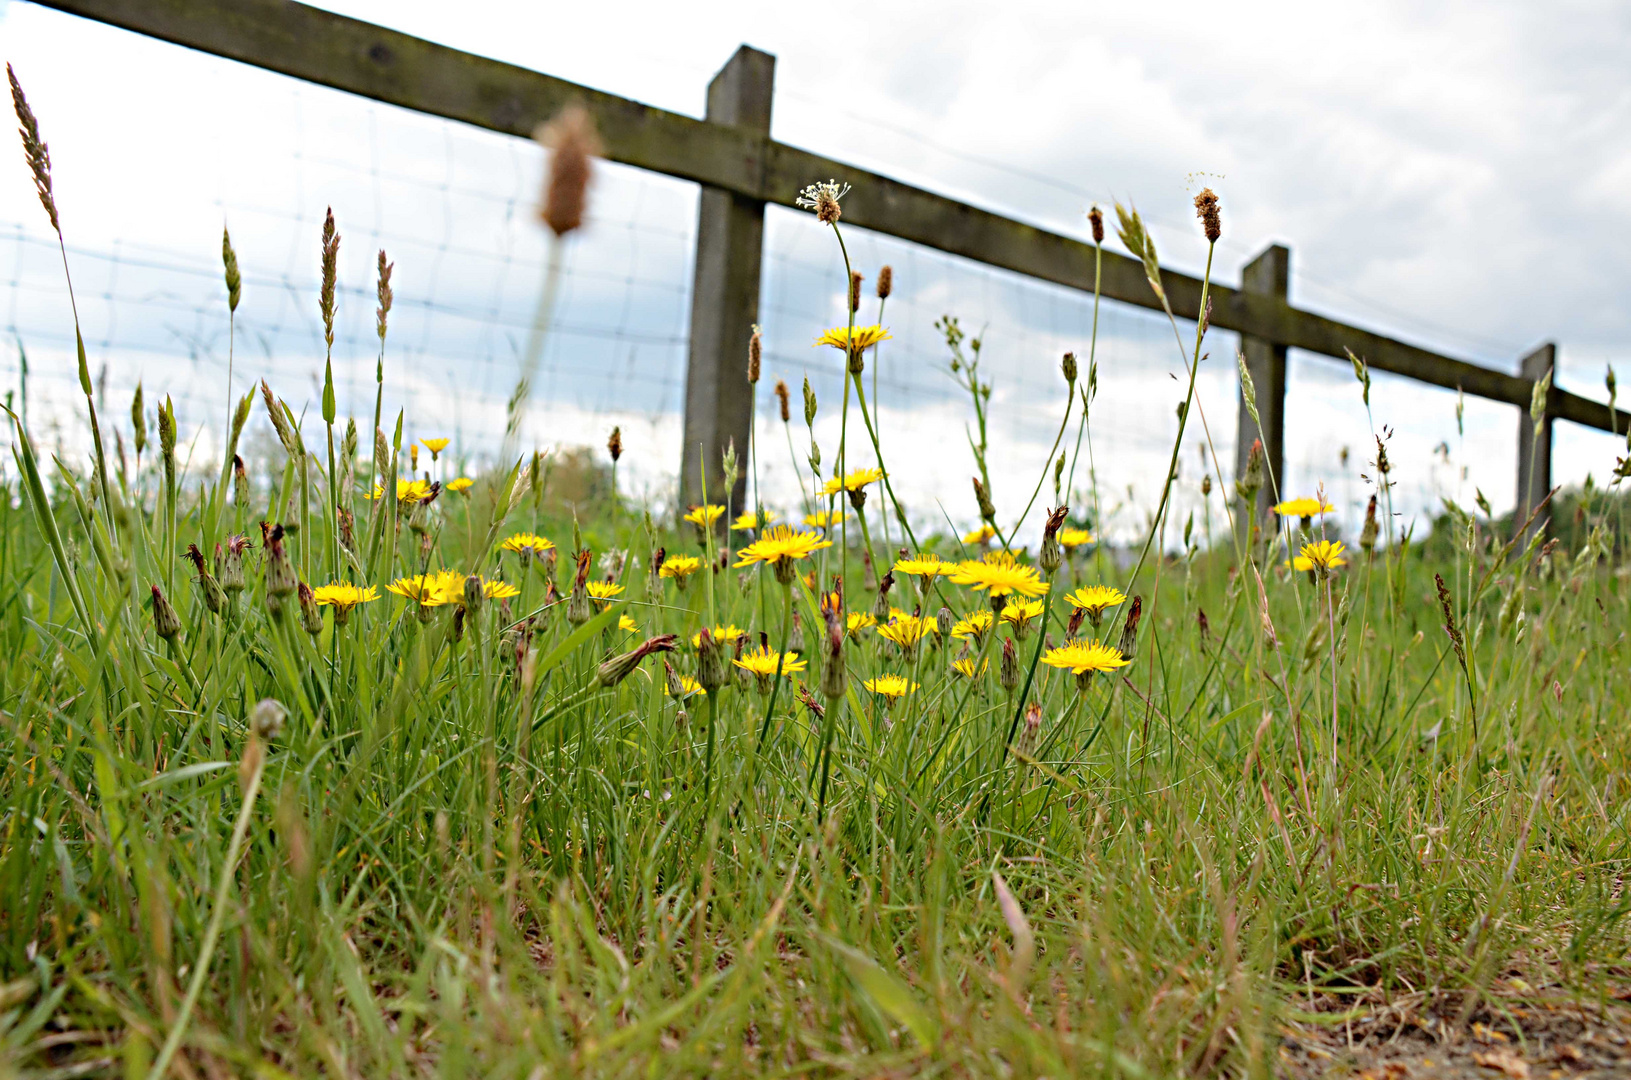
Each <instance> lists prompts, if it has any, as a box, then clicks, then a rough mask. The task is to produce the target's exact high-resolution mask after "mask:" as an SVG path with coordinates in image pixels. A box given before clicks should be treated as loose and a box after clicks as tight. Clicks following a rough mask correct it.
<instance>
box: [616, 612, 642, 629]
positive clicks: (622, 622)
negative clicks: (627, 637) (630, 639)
mask: <svg viewBox="0 0 1631 1080" xmlns="http://www.w3.org/2000/svg"><path fill="white" fill-rule="evenodd" d="M617 628H618V629H619V630H627V631H628V632H629V633H631V634H638V633H639V632H640V627H639V626H638V625H636V624H635V621H634V620H633V619H631V618H629V617H628V616H627V615H619V616H618V617H617Z"/></svg>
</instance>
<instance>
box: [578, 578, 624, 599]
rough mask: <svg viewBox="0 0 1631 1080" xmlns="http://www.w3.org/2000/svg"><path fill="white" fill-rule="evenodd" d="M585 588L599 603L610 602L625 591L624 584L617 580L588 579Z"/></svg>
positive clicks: (590, 597)
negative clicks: (618, 582)
mask: <svg viewBox="0 0 1631 1080" xmlns="http://www.w3.org/2000/svg"><path fill="white" fill-rule="evenodd" d="M583 588H584V590H585V591H586V592H587V593H588V594H589V599H591V600H593V601H594V602H595V603H597V604H609V603H611V602H612V597H614V596H616V595H617V594H618V593H620V592H622V591H623V586H621V585H619V584H617V583H616V582H615V581H586V582H584V585H583Z"/></svg>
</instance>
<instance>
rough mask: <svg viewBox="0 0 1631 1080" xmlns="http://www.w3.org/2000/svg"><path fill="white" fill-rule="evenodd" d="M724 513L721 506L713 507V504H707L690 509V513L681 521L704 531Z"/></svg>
mask: <svg viewBox="0 0 1631 1080" xmlns="http://www.w3.org/2000/svg"><path fill="white" fill-rule="evenodd" d="M724 513H725V508H724V507H723V506H715V505H714V504H713V503H708V504H706V505H703V506H693V507H691V511H690V513H688V514H686V515H685V517H684V518H682V519H681V520H682V521H689V522H690V523H691V524H693V525H695V526H696V527H697V528H699V529H706V528H707V527H708V526H710V525H712V524H713V523H714V522H716V521H718V520H719V519H720V517H722V516H723V515H724Z"/></svg>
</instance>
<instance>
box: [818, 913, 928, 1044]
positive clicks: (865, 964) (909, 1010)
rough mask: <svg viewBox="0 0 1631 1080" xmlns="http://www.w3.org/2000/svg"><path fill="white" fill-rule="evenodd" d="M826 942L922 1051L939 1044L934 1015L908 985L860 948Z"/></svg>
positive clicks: (836, 942)
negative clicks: (913, 994) (924, 1006)
mask: <svg viewBox="0 0 1631 1080" xmlns="http://www.w3.org/2000/svg"><path fill="white" fill-rule="evenodd" d="M827 945H828V947H829V948H831V949H832V950H833V952H835V953H837V954H838V955H839V956H840V957H841V958H842V959H843V961H844V966H845V967H846V968H848V969H849V976H850V978H851V979H853V980H855V985H856V986H858V987H860V989H861V992H862V993H864V994H866V996H867V997H869V998H871V999H872V1001H873V1003H874V1004H876V1005H877V1006H878V1008H880V1009H882V1010H883V1012H884V1013H885V1015H887V1016H888V1017H889V1018H890V1019H891V1020H893V1021H895V1022H896V1023H897V1024H900V1025H901V1026H903V1027H904V1028H906V1030H907V1031H910V1032H911V1033H912V1038H914V1039H916V1040H917V1044H918V1045H919V1046H921V1047H922V1048H923V1049H925V1050H929V1049H932V1048H934V1047H935V1046H938V1045H939V1043H940V1030H939V1027H938V1026H937V1025H936V1024H935V1022H934V1018H933V1017H932V1016H930V1015H929V1013H928V1011H927V1010H925V1009H924V1008H923V1006H921V1005H919V1004H918V1002H917V999H916V998H914V997H913V996H912V991H911V988H910V987H908V986H907V985H906V984H905V983H903V982H901V981H900V980H899V979H897V978H895V976H893V975H891V974H889V972H887V971H885V970H884V969H883V968H881V967H879V966H878V962H877V961H876V960H873V959H872V957H870V956H868V955H867V954H866V953H864V952H862V951H861V950H859V949H857V948H854V947H853V946H850V945H846V944H844V943H843V942H841V941H835V940H833V939H831V938H828V939H827Z"/></svg>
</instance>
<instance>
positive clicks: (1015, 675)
mask: <svg viewBox="0 0 1631 1080" xmlns="http://www.w3.org/2000/svg"><path fill="white" fill-rule="evenodd" d="M997 681H998V682H1000V683H1002V688H1003V690H1005V691H1007V692H1008V693H1010V694H1011V693H1013V692H1014V688H1015V687H1017V686H1019V654H1018V653H1017V652H1015V651H1014V639H1013V638H1003V639H1002V663H1001V665H1000V666H999V667H998V668H997Z"/></svg>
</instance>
